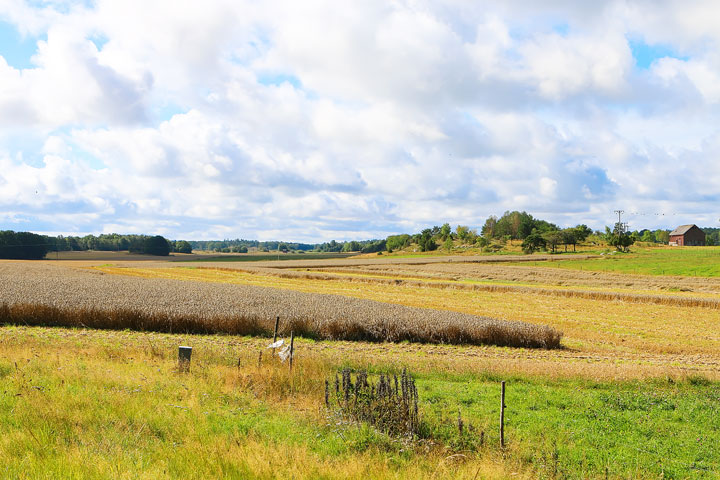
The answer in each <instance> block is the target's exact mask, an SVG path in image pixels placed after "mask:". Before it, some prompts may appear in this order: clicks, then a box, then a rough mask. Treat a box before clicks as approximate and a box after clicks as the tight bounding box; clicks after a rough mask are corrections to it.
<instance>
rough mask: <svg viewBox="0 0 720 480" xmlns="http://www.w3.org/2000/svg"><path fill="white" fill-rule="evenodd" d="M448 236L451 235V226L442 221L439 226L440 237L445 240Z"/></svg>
mask: <svg viewBox="0 0 720 480" xmlns="http://www.w3.org/2000/svg"><path fill="white" fill-rule="evenodd" d="M450 237H452V228H450V224H449V223H444V224H443V226H442V227H440V239H441V240H443V241H446V240H447V239H448V238H450Z"/></svg>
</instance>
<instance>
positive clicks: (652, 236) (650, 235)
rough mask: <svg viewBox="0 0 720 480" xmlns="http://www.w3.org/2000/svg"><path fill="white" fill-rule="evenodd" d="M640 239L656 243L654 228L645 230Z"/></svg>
mask: <svg viewBox="0 0 720 480" xmlns="http://www.w3.org/2000/svg"><path fill="white" fill-rule="evenodd" d="M640 241H641V242H651V243H655V242H656V241H657V240H656V239H655V234H654V233H653V232H652V230H645V232H643V234H642V235H641V236H640Z"/></svg>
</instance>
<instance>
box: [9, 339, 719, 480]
mask: <svg viewBox="0 0 720 480" xmlns="http://www.w3.org/2000/svg"><path fill="white" fill-rule="evenodd" d="M250 342H255V343H250ZM181 343H182V344H187V343H191V344H193V345H194V346H195V351H194V352H193V364H192V368H191V372H190V373H189V374H180V373H178V372H177V371H176V370H175V358H176V357H175V355H176V348H177V347H176V346H177V345H178V344H181ZM244 344H246V348H245V349H244V350H243V349H241V347H239V346H240V345H244ZM247 345H257V341H254V340H249V339H238V338H237V337H204V336H196V337H192V336H182V337H177V336H173V335H146V334H137V333H130V332H120V333H117V334H105V333H100V332H94V333H93V332H91V333H90V334H89V335H87V334H86V333H85V332H84V331H82V330H65V329H34V328H15V327H0V347H2V351H3V352H4V356H3V358H2V359H0V394H1V395H0V431H2V432H3V435H2V436H0V477H3V478H208V477H211V478H220V477H222V478H276V477H283V476H288V477H294V478H339V477H345V478H386V477H389V476H392V477H396V478H427V477H430V476H431V475H433V474H434V473H438V470H437V468H438V464H439V462H444V461H445V460H444V459H446V457H448V456H450V455H453V454H461V455H463V456H464V457H465V458H466V460H465V463H463V464H460V465H457V466H454V467H452V468H450V467H447V468H448V469H446V470H443V471H440V474H439V475H437V476H438V477H444V478H473V474H474V473H475V472H476V471H477V470H478V469H482V468H483V465H486V464H487V463H488V462H491V463H492V462H495V461H501V462H503V464H504V465H505V466H506V467H507V470H506V471H505V473H504V474H503V475H502V476H504V475H508V473H507V472H510V471H514V470H516V469H519V470H520V471H525V472H530V474H531V475H532V476H533V477H539V478H578V479H581V478H605V477H606V475H607V476H608V477H609V478H718V475H719V472H720V449H718V448H717V445H718V444H720V383H718V382H711V381H708V380H706V379H704V378H702V377H690V378H688V379H686V380H683V381H673V380H669V379H663V380H661V379H654V380H646V381H627V382H596V381H590V380H582V379H550V378H542V377H530V376H524V375H516V376H507V377H500V376H497V375H494V374H488V373H483V372H478V373H474V374H462V375H460V374H453V373H452V372H448V371H446V370H444V369H443V370H433V369H432V368H427V367H425V368H424V370H423V373H422V374H420V375H417V376H416V379H417V385H418V390H419V396H420V414H421V418H422V419H423V421H424V422H425V425H426V433H427V434H428V435H429V436H430V438H432V439H433V441H434V442H436V443H437V444H438V445H439V446H436V447H432V448H430V449H429V450H428V449H426V447H425V446H423V445H422V444H421V445H420V446H419V447H417V448H413V447H409V446H408V445H407V444H404V443H403V442H401V441H398V440H393V439H391V438H389V437H387V436H385V435H383V434H380V433H378V432H375V431H374V430H373V429H371V428H369V427H367V426H358V425H354V424H350V423H346V422H342V421H339V420H338V418H337V417H335V416H333V415H332V413H331V412H328V411H326V410H325V408H324V406H323V390H324V388H323V384H324V380H325V379H328V378H331V377H332V376H333V375H334V372H336V371H338V370H340V369H341V368H343V367H351V368H368V367H369V368H370V371H371V372H373V373H374V374H377V373H379V372H386V373H387V372H395V373H396V372H398V370H399V369H400V368H401V367H402V366H403V365H397V364H388V363H379V362H376V363H371V364H368V361H371V360H368V358H366V357H364V356H362V355H359V356H357V357H356V356H354V355H353V353H351V352H348V353H346V354H345V355H344V359H343V360H342V361H341V362H338V361H337V360H332V359H333V358H335V357H332V356H323V354H313V355H307V356H303V355H302V353H303V341H300V342H299V343H298V344H296V347H297V348H298V352H299V356H298V359H297V362H296V371H295V374H294V375H293V376H290V375H289V374H288V372H287V368H286V365H281V364H275V366H272V364H269V363H268V361H267V360H266V361H265V362H266V363H265V366H263V367H262V368H258V367H257V360H256V359H257V350H256V348H257V346H256V347H252V346H250V347H247ZM327 347H328V351H329V352H331V351H332V348H333V344H332V343H330V342H328V343H327ZM238 357H239V358H240V366H239V367H238V366H237V363H238ZM417 361H418V362H423V358H422V357H420V356H419V357H418V358H417ZM407 366H408V367H409V368H410V370H411V372H412V367H413V364H412V363H410V364H408V365H407ZM501 380H507V395H506V401H505V403H506V405H507V410H506V440H507V444H508V447H507V450H506V451H505V452H504V454H503V455H502V457H501V456H500V449H499V447H498V443H499V433H498V416H499V403H500V398H499V397H500V381H501ZM458 412H461V415H462V417H463V419H464V422H465V430H464V434H463V435H462V436H461V435H460V434H459V433H458V430H457V417H458ZM470 424H472V425H473V430H472V431H470V428H469V426H470ZM480 432H484V434H483V438H484V442H483V443H482V444H481V443H480V435H481V433H480ZM438 452H440V454H439V456H438ZM498 459H500V460H498ZM473 462H475V463H473ZM444 468H445V467H444ZM479 478H480V477H479ZM482 478H486V475H482Z"/></svg>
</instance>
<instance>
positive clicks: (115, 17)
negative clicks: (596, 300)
mask: <svg viewBox="0 0 720 480" xmlns="http://www.w3.org/2000/svg"><path fill="white" fill-rule="evenodd" d="M141 11H142V12H143V14H142V15H138V12H141ZM719 16H720V11H719V10H718V8H717V6H716V5H715V3H714V2H703V1H697V2H690V3H688V2H679V1H674V0H666V1H663V2H649V1H644V0H636V1H631V2H624V1H622V2H621V1H617V2H573V1H561V0H558V1H556V2H545V3H542V4H541V3H538V2H531V1H529V0H515V1H512V2H489V1H488V2H479V3H475V4H465V3H462V2H453V1H447V2H426V1H413V2H407V1H394V2H387V1H380V0H372V1H368V2H363V3H358V4H353V5H350V6H345V7H343V8H338V6H337V5H335V4H328V3H327V2H324V1H320V0H316V1H311V2H304V3H303V4H302V5H299V4H297V2H284V1H277V2H275V1H274V2H264V3H262V4H257V2H237V1H229V0H214V1H212V2H205V3H202V4H201V3H198V2H192V1H190V0H187V1H185V0H182V1H180V2H178V1H172V2H170V1H169V0H167V1H165V0H162V1H157V2H152V3H151V4H148V3H147V2H140V1H139V0H128V1H124V2H116V1H112V0H99V1H97V2H93V3H90V4H88V3H86V2H75V1H71V0H68V1H54V2H48V3H43V4H38V3H31V2H24V1H21V0H8V1H6V2H2V3H1V4H0V20H3V21H4V22H5V23H6V24H8V25H12V28H15V29H16V30H17V32H19V34H21V35H23V36H26V37H29V38H33V39H34V42H35V45H36V49H35V52H34V55H33V57H32V59H31V60H30V63H31V65H32V67H31V68H25V69H18V68H14V67H12V66H10V65H8V63H7V62H6V61H5V59H4V58H3V57H4V56H3V53H4V52H5V53H7V52H8V50H7V49H11V48H13V46H12V45H9V46H0V127H2V129H0V210H2V211H3V212H6V213H4V214H3V217H0V221H2V222H3V225H4V226H5V227H6V228H16V227H15V225H17V224H18V222H20V223H21V224H23V225H26V228H27V229H35V230H45V231H53V232H67V233H71V232H73V231H76V232H109V231H113V230H115V231H123V232H139V231H142V232H148V233H152V232H158V233H161V234H165V235H168V236H170V237H173V238H183V237H184V238H225V237H236V236H237V237H255V238H261V239H268V238H285V239H293V240H302V241H322V240H329V239H330V238H338V239H341V238H357V237H368V238H369V237H381V236H384V235H387V234H390V233H397V232H401V231H416V230H418V229H419V228H422V227H424V226H427V225H432V224H439V223H443V222H445V221H449V222H451V223H453V224H455V223H462V224H469V225H471V226H474V227H477V226H479V225H481V224H482V223H483V221H484V219H485V218H487V216H489V215H491V214H501V213H502V212H503V211H505V210H512V209H525V210H528V211H529V212H530V213H533V214H534V215H537V216H540V217H541V218H547V219H548V220H551V221H555V222H557V223H560V224H563V225H574V224H576V223H580V222H584V223H588V224H590V225H591V226H593V227H596V228H601V227H602V226H603V225H605V224H608V223H611V222H612V220H613V214H612V211H613V210H614V209H616V208H624V209H625V210H626V211H631V210H632V211H635V212H637V213H638V214H640V213H652V212H655V213H658V212H659V213H666V214H667V216H666V218H672V219H673V220H672V221H673V223H689V222H693V223H697V222H698V221H700V220H696V219H708V221H709V219H710V218H713V217H712V215H711V214H710V213H709V212H711V211H712V208H713V207H714V205H716V203H717V195H716V194H715V193H714V189H715V188H716V185H717V183H718V180H720V171H718V166H717V165H718V163H717V158H718V154H720V146H719V145H720V141H719V140H718V138H720V132H719V131H718V130H719V129H718V127H716V125H718V122H717V119H718V118H717V117H718V103H719V102H720V89H718V84H720V82H718V80H719V76H720V56H718V55H717V53H716V52H717V51H718V49H717V47H718V40H720V34H718V32H717V29H716V28H715V25H717V20H718V18H720V17H719ZM637 45H647V46H649V47H652V46H653V45H660V46H662V47H663V49H662V51H663V52H670V53H664V54H662V55H658V56H657V58H650V59H644V60H643V61H647V63H648V64H649V68H644V67H641V66H640V65H639V64H638V58H637V56H638V55H639V54H638V52H637V51H636V48H637ZM658 51H660V50H658ZM679 183H682V185H684V187H683V189H682V191H683V194H682V195H678V194H677V190H678V189H677V186H678V184H679ZM671 198H672V199H673V201H672V202H671V201H669V199H671ZM673 215H674V216H673ZM658 218H660V220H658ZM675 219H677V221H675ZM629 220H630V222H631V226H632V227H634V228H642V227H672V226H673V225H672V224H670V223H668V224H662V223H661V222H662V216H658V215H654V214H653V215H638V216H637V218H632V217H631V218H629ZM16 229H17V228H16Z"/></svg>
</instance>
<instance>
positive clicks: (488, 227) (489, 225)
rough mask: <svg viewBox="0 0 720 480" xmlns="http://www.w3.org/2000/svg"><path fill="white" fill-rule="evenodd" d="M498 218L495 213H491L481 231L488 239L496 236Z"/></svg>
mask: <svg viewBox="0 0 720 480" xmlns="http://www.w3.org/2000/svg"><path fill="white" fill-rule="evenodd" d="M497 222H498V219H497V217H496V216H495V215H490V216H489V217H488V219H487V220H485V224H484V225H483V227H482V229H481V230H480V233H481V234H482V236H483V237H485V238H487V239H491V238H495V230H496V228H497Z"/></svg>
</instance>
